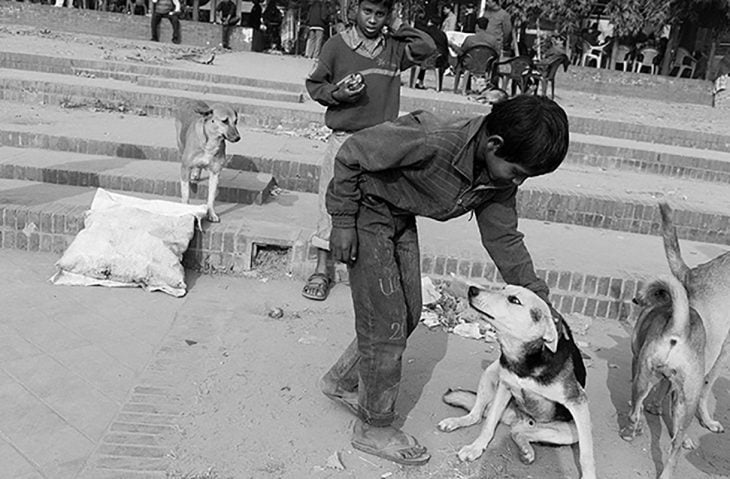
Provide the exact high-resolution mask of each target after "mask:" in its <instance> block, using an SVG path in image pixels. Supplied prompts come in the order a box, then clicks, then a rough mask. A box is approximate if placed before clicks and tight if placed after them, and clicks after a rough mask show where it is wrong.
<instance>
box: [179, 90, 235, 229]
mask: <svg viewBox="0 0 730 479" xmlns="http://www.w3.org/2000/svg"><path fill="white" fill-rule="evenodd" d="M237 122H238V113H236V111H235V110H234V109H233V108H231V107H230V106H227V105H222V104H220V103H214V104H213V105H210V106H209V105H208V104H207V103H205V102H203V101H200V100H191V101H188V102H185V103H184V104H183V105H182V107H180V108H179V109H178V110H177V111H176V112H175V129H176V130H177V147H178V149H179V150H180V155H181V165H180V192H181V196H182V202H183V203H188V202H189V201H190V191H191V184H190V183H191V181H192V182H193V185H192V186H193V187H192V191H193V193H195V192H196V191H197V181H198V180H199V179H200V170H201V169H203V168H205V169H207V170H208V172H209V174H210V177H209V179H208V203H207V206H208V221H211V222H213V223H217V222H219V221H220V218H219V217H218V215H217V214H215V209H214V208H213V203H214V202H215V196H216V194H217V193H218V181H219V179H220V173H221V170H223V166H224V165H225V163H226V141H230V142H231V143H235V142H237V141H238V140H240V139H241V135H240V134H239V133H238V128H237V127H236V123H237Z"/></svg>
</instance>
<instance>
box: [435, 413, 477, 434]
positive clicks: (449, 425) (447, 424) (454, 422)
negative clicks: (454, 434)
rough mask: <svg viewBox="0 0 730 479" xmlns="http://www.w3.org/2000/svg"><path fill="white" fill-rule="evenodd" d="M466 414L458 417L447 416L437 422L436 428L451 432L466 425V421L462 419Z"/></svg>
mask: <svg viewBox="0 0 730 479" xmlns="http://www.w3.org/2000/svg"><path fill="white" fill-rule="evenodd" d="M466 417H467V416H459V417H447V418H446V419H442V420H441V421H440V422H439V423H438V426H437V427H438V428H439V430H441V431H444V432H451V431H456V430H457V429H459V428H460V427H464V426H468V425H469V424H468V422H467V421H466V420H465V419H464V418H466Z"/></svg>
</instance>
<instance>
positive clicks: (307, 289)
mask: <svg viewBox="0 0 730 479" xmlns="http://www.w3.org/2000/svg"><path fill="white" fill-rule="evenodd" d="M331 286H332V280H331V279H330V277H329V276H327V275H326V274H325V273H314V274H312V275H311V276H310V277H309V278H307V283H306V284H305V285H304V288H303V289H302V296H304V297H305V298H307V299H313V300H314V301H324V300H325V299H327V296H329V294H330V288H331Z"/></svg>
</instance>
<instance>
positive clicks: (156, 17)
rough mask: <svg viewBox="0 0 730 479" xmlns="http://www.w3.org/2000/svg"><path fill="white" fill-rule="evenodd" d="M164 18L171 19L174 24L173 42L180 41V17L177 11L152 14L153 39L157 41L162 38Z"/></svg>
mask: <svg viewBox="0 0 730 479" xmlns="http://www.w3.org/2000/svg"><path fill="white" fill-rule="evenodd" d="M163 18H167V19H168V20H170V24H171V25H172V43H180V19H179V18H178V15H177V13H157V12H154V13H153V14H152V40H153V41H155V42H157V41H159V40H160V22H161V21H162V19H163Z"/></svg>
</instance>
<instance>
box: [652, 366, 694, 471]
mask: <svg viewBox="0 0 730 479" xmlns="http://www.w3.org/2000/svg"><path fill="white" fill-rule="evenodd" d="M692 377H702V371H701V370H700V371H696V374H688V375H687V377H685V378H684V381H679V382H676V383H675V387H674V388H673V390H672V394H671V396H672V442H671V445H670V447H669V451H668V452H667V457H666V459H665V460H664V465H663V466H662V473H661V475H660V476H659V479H671V477H672V471H674V468H675V466H676V465H677V457H678V455H679V451H680V450H681V449H682V444H683V442H684V440H685V434H686V432H687V428H689V425H690V423H691V422H692V417H693V411H694V410H695V409H696V408H697V402H698V399H697V390H698V389H699V388H700V386H701V383H700V384H698V383H699V381H693V380H692ZM693 396H694V398H695V399H692V397H693Z"/></svg>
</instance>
